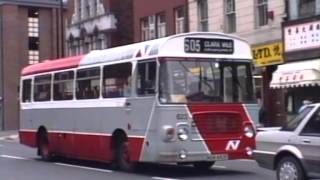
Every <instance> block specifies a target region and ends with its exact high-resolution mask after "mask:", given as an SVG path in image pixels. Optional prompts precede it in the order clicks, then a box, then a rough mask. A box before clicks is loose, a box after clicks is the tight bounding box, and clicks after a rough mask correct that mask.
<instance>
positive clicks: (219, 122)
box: [19, 32, 258, 170]
mask: <svg viewBox="0 0 320 180" xmlns="http://www.w3.org/2000/svg"><path fill="white" fill-rule="evenodd" d="M252 62H253V60H252V56H251V50H250V46H249V44H248V43H247V42H246V41H244V40H242V39H240V38H238V37H236V36H231V35H227V34H222V33H209V32H193V33H184V34H178V35H173V36H168V37H165V38H161V39H156V40H151V41H146V42H140V43H135V44H131V45H125V46H120V47H115V48H110V49H105V50H95V51H91V52H90V53H88V54H85V55H79V56H73V57H66V58H62V59H56V60H45V61H43V62H41V63H38V64H34V65H29V66H27V67H25V68H24V69H23V70H22V75H21V83H20V87H21V91H20V101H21V103H20V109H21V111H20V130H19V136H20V142H21V143H22V144H24V145H28V146H31V147H35V148H37V151H38V155H39V156H40V157H41V158H42V159H43V160H51V159H52V158H53V157H55V156H62V157H69V158H75V159H86V160H93V161H102V162H110V163H112V164H114V165H115V167H117V168H118V169H121V170H132V169H133V167H134V166H135V165H136V164H137V163H139V162H146V163H170V164H172V163H176V164H179V165H181V164H191V165H193V166H194V167H196V168H202V169H205V168H209V167H211V166H212V165H213V164H214V163H215V162H216V161H224V160H233V159H248V158H249V159H250V158H251V155H252V150H253V149H254V148H255V125H254V124H255V123H254V122H255V121H256V119H257V116H258V105H257V103H256V99H255V96H254V94H255V93H254V83H253V76H252Z"/></svg>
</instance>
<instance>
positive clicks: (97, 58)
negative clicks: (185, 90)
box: [22, 32, 252, 75]
mask: <svg viewBox="0 0 320 180" xmlns="http://www.w3.org/2000/svg"><path fill="white" fill-rule="evenodd" d="M185 37H195V38H216V39H232V40H233V41H234V44H235V47H239V48H235V50H234V52H233V53H232V54H197V53H186V52H185V51H184V39H185ZM155 56H161V57H201V58H234V57H237V58H238V59H252V58H251V50H250V46H249V45H248V43H247V42H246V41H244V40H242V39H240V38H239V37H237V36H232V35H226V34H223V33H212V32H191V33H183V34H177V35H173V36H168V37H164V38H160V39H155V40H150V41H145V42H140V43H134V44H130V45H125V46H119V47H114V48H109V49H104V50H94V51H91V52H90V53H88V54H86V55H81V56H74V57H68V58H63V59H57V60H49V61H43V62H41V63H39V64H35V65H30V66H27V67H26V68H24V69H23V70H22V75H30V74H36V73H42V72H48V71H55V70H61V69H67V68H74V67H78V66H86V65H93V64H99V63H107V62H115V61H121V60H128V59H134V58H137V59H139V58H141V59H145V58H148V57H149V58H152V57H155Z"/></svg>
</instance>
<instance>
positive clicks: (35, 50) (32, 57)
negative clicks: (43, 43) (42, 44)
mask: <svg viewBox="0 0 320 180" xmlns="http://www.w3.org/2000/svg"><path fill="white" fill-rule="evenodd" d="M28 37H29V38H28V40H29V47H28V49H29V52H28V55H29V64H36V63H38V62H39V11H38V10H37V9H29V11H28Z"/></svg>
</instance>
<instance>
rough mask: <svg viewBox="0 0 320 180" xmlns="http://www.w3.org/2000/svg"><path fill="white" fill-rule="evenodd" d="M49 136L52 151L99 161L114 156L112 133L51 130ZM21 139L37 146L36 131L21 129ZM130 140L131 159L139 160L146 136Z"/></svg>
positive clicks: (23, 142) (25, 142)
mask: <svg viewBox="0 0 320 180" xmlns="http://www.w3.org/2000/svg"><path fill="white" fill-rule="evenodd" d="M48 137H49V148H50V151H51V152H53V153H56V154H59V155H63V156H68V157H74V158H80V159H88V160H97V161H111V160H112V158H113V157H112V156H113V152H112V149H111V137H112V136H111V135H110V134H102V133H92V134H90V133H78V132H76V133H71V132H63V131H61V132H50V131H49V133H48ZM20 139H21V143H22V144H25V145H28V146H32V147H36V132H35V131H34V132H32V131H20ZM128 141H129V146H130V147H129V153H130V159H131V160H132V161H139V157H140V154H141V150H142V144H143V141H144V137H137V136H132V137H131V136H129V137H128Z"/></svg>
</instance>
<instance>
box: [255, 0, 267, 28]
mask: <svg viewBox="0 0 320 180" xmlns="http://www.w3.org/2000/svg"><path fill="white" fill-rule="evenodd" d="M267 24H268V0H257V26H264V25H267Z"/></svg>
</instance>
